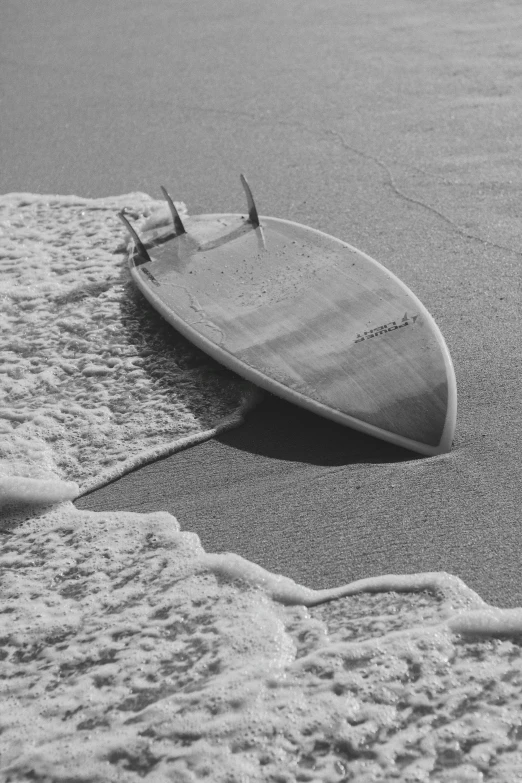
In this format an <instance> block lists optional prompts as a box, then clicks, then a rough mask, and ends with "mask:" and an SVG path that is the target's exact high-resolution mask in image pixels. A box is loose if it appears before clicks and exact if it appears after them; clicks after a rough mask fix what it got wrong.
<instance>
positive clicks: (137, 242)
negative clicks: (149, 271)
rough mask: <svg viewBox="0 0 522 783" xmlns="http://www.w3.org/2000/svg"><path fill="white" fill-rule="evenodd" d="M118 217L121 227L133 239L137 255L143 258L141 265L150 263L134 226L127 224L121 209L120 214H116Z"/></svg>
mask: <svg viewBox="0 0 522 783" xmlns="http://www.w3.org/2000/svg"><path fill="white" fill-rule="evenodd" d="M118 217H119V219H120V220H121V222H122V223H123V225H124V226H125V228H126V229H127V231H128V232H129V234H130V235H131V237H132V238H133V240H134V243H135V245H136V247H137V248H138V253H139V254H140V256H141V257H142V258H143V261H142V262H141V263H142V264H143V263H145V262H146V261H152V258H151V257H150V256H149V254H148V252H147V248H146V247H145V245H144V244H143V242H142V241H141V239H140V238H139V236H138V232H137V231H136V229H135V228H134V226H132V225H131V224H130V223H129V221H128V220H127V218H126V217H125V213H124V210H123V209H122V211H121V212H118Z"/></svg>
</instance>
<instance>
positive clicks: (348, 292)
mask: <svg viewBox="0 0 522 783" xmlns="http://www.w3.org/2000/svg"><path fill="white" fill-rule="evenodd" d="M241 181H242V184H243V186H244V188H245V192H246V195H247V203H248V214H244V215H239V214H228V213H225V214H221V213H219V214H208V215H195V216H185V215H184V216H183V221H182V220H181V218H180V216H179V214H178V211H177V209H176V207H175V204H174V202H173V201H172V198H171V197H170V196H169V194H168V193H167V191H166V190H165V189H164V188H162V190H163V193H164V196H165V198H166V200H167V203H168V205H169V208H170V212H171V216H172V227H171V228H165V229H162V230H159V231H154V232H152V233H149V234H148V235H145V234H144V236H143V238H140V237H139V236H138V234H137V233H136V231H135V229H134V227H133V226H132V225H131V224H130V223H129V221H128V219H127V217H126V216H125V214H124V213H121V214H120V217H121V219H122V221H123V222H124V223H125V225H126V227H127V229H128V231H129V233H130V234H131V235H132V237H133V239H134V245H133V250H132V251H131V253H130V256H129V265H130V272H131V275H132V278H133V280H134V281H135V283H136V285H137V286H138V288H139V289H140V291H141V292H142V293H143V294H144V296H145V297H146V298H147V300H148V301H149V302H150V304H151V305H152V306H153V307H154V308H155V309H156V310H157V311H158V312H159V313H160V314H161V315H162V316H163V317H164V318H165V319H166V320H167V321H168V322H169V323H170V324H171V325H172V326H173V327H174V328H175V329H177V330H178V331H179V332H180V333H181V334H183V335H184V336H185V337H186V338H187V339H188V340H190V341H191V342H192V343H194V344H195V345H196V346H198V347H199V348H201V349H202V350H203V351H205V352H206V353H208V354H209V355H210V356H212V357H213V358H214V359H216V360H217V361H218V362H221V363H222V364H224V365H226V366H227V367H229V368H230V369H231V370H233V371H234V372H236V373H238V374H239V375H241V376H243V377H244V378H246V379H247V380H249V381H251V382H252V383H254V384H257V385H258V386H260V387H262V388H264V389H266V390H267V391H269V392H272V393H273V394H276V395H278V396H280V397H282V398H284V399H286V400H289V401H290V402H293V403H295V404H297V405H300V406H302V407H304V408H307V409H309V410H311V411H314V412H315V413H317V414H320V415H321V416H325V417H326V418H328V419H332V420H334V421H336V422H339V424H343V425H346V426H348V427H351V428H354V429H356V430H359V431H361V432H365V433H367V434H369V435H372V436H374V437H376V438H381V439H382V440H385V441H388V442H390V443H394V444H396V445H398V446H402V447H404V448H406V449H410V450H412V451H414V452H417V453H420V454H424V455H428V456H433V455H436V454H442V453H445V452H448V451H449V450H450V449H451V445H452V440H453V435H454V431H455V422H456V411H457V389H456V382H455V373H454V369H453V364H452V361H451V357H450V353H449V350H448V348H447V346H446V343H445V341H444V338H443V336H442V334H441V332H440V330H439V328H438V327H437V325H436V323H435V321H434V319H433V318H432V316H431V315H430V314H429V312H428V311H427V309H426V308H425V307H424V305H423V304H422V303H421V302H420V301H419V299H418V298H417V297H416V296H415V294H413V293H412V292H411V291H410V290H409V288H408V287H407V286H406V285H405V284H404V283H403V282H401V280H399V279H398V278H397V277H396V276H395V275H394V274H393V273H392V272H390V271H389V270H388V269H386V268H385V267H384V266H383V265H382V264H380V263H379V262H378V261H375V260H374V259H373V258H371V257H370V256H368V255H366V253H363V252H362V251H361V250H358V249H357V248H355V247H353V246H352V245H350V244H348V243H347V242H344V241H342V240H340V239H337V238H336V237H333V236H330V235H329V234H325V233H324V232H322V231H319V230H317V229H314V228H309V227H308V226H304V225H300V224H299V223H294V222H292V221H289V220H284V219H281V218H275V217H259V215H258V212H257V208H256V206H255V203H254V200H253V198H252V193H251V191H250V188H249V186H248V184H247V182H246V180H245V179H244V177H243V176H242V177H241Z"/></svg>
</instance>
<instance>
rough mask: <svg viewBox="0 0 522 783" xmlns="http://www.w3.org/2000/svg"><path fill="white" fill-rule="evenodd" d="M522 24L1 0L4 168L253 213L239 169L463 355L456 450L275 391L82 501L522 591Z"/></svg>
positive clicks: (42, 181)
mask: <svg viewBox="0 0 522 783" xmlns="http://www.w3.org/2000/svg"><path fill="white" fill-rule="evenodd" d="M519 25H520V20H519V15H518V13H517V9H516V8H515V7H514V6H512V5H511V4H510V3H507V2H505V3H504V2H502V3H499V4H497V5H496V6H495V7H494V8H493V7H492V6H491V5H490V4H488V3H485V2H481V3H478V4H475V5H474V6H473V7H470V6H462V5H460V6H458V7H456V6H455V5H454V4H453V3H451V2H445V3H442V4H440V3H437V4H433V3H430V4H428V5H423V6H422V8H420V7H419V6H417V5H416V4H414V3H412V2H410V1H409V0H397V2H393V3H391V4H390V3H386V4H385V3H381V2H376V3H371V4H370V5H368V4H367V3H363V2H356V3H351V4H350V5H349V6H346V5H345V4H343V3H336V2H332V3H320V2H316V3H312V4H311V5H310V4H308V5H307V6H306V9H303V8H302V6H301V5H300V4H297V3H294V2H290V3H285V4H283V5H281V4H279V3H277V2H275V0H274V2H268V3H265V4H263V6H262V7H259V6H258V5H257V4H254V3H250V2H249V3H245V4H240V3H237V2H233V1H231V2H220V3H219V4H217V5H216V4H215V3H210V2H204V3H198V4H197V6H196V5H194V4H191V3H189V2H186V3H185V2H184V3H176V4H173V3H168V2H159V1H157V2H153V3H151V4H148V5H147V6H143V5H142V4H139V3H136V2H132V3H128V2H114V3H111V5H110V6H106V5H102V4H95V5H94V6H93V5H92V4H89V5H82V4H79V3H74V4H72V5H71V4H70V3H67V2H59V1H57V0H52V2H49V3H46V5H45V9H40V10H39V11H38V12H36V11H35V9H34V8H33V6H32V4H31V3H29V2H25V1H22V2H16V3H15V2H9V3H7V5H6V7H5V8H4V13H3V24H2V32H1V36H2V50H3V55H2V59H3V67H2V75H1V77H0V78H1V80H2V118H3V119H2V137H1V142H0V143H1V154H2V190H3V192H9V191H17V192H20V191H26V192H34V193H58V194H70V193H74V194H77V195H80V196H89V197H98V196H108V195H117V194H120V193H126V192H129V191H144V192H147V193H149V194H151V195H154V196H155V197H159V184H166V185H167V186H168V187H169V189H170V190H171V192H172V193H173V194H174V196H175V198H179V199H182V200H184V201H185V202H186V203H187V205H188V207H189V210H190V212H192V213H194V214H196V213H198V212H212V211H215V210H230V211H240V210H241V209H243V208H244V207H243V194H242V191H241V188H240V186H239V181H238V175H239V172H241V171H244V172H245V173H246V174H247V175H248V176H249V179H250V182H251V185H252V187H253V190H254V193H255V195H256V198H257V201H258V204H259V208H260V211H261V213H263V214H267V215H276V216H279V217H285V218H289V219H291V220H296V221H299V222H301V223H304V224H308V225H312V226H315V227H318V228H320V229H322V230H324V231H326V232H328V233H331V234H333V235H335V236H339V237H340V238H342V239H345V240H346V241H349V242H350V243H352V244H354V245H356V246H357V247H360V248H361V249H363V250H364V251H365V252H367V253H369V254H370V255H372V256H374V257H375V258H377V259H378V260H380V261H381V262H383V263H384V264H386V265H387V266H388V267H389V268H390V269H391V270H392V271H393V272H394V273H395V274H397V275H398V276H399V277H400V278H401V279H402V280H404V281H405V282H406V284H407V285H408V286H409V287H410V288H411V289H412V290H413V291H414V292H415V293H416V294H417V295H418V296H419V298H420V299H421V300H422V301H423V302H424V304H425V305H426V306H427V308H428V309H429V310H430V312H431V313H432V314H433V316H434V317H435V320H436V321H437V323H438V324H439V326H440V328H441V331H442V333H443V334H444V336H445V339H446V341H447V343H448V346H449V348H450V351H451V354H452V357H453V361H454V365H455V369H456V374H457V384H458V393H459V410H458V425H457V433H456V438H455V443H454V448H453V451H452V452H451V454H449V455H448V456H446V457H443V458H437V459H424V460H419V459H416V458H413V459H412V455H410V454H408V453H406V452H402V451H400V450H398V449H394V448H392V447H390V446H387V445H385V444H382V443H379V442H377V441H373V440H371V439H370V438H366V437H363V436H360V435H358V434H356V433H354V432H351V431H349V430H345V429H342V428H340V427H337V426H335V425H332V424H331V423H328V422H325V421H322V420H321V419H318V418H316V417H314V416H312V415H309V414H307V413H303V412H301V411H299V410H297V409H294V408H293V407H292V406H289V405H288V404H286V403H282V402H278V401H277V400H272V399H268V400H266V401H265V402H264V403H263V404H262V405H261V407H260V408H259V409H258V410H256V412H255V413H252V414H251V416H250V418H249V420H248V422H247V424H246V425H245V426H244V427H241V428H239V429H237V430H235V431H231V432H229V433H227V434H226V435H223V436H222V437H220V438H218V439H216V440H212V441H210V442H207V443H205V444H202V445H199V446H197V447H195V448H193V449H191V450H189V451H185V452H183V453H180V454H178V455H174V456H172V457H171V458H168V459H166V460H163V461H160V462H157V463H156V464H154V465H150V466H148V467H146V468H144V469H142V470H140V471H138V472H136V473H133V474H132V475H129V476H126V477H125V478H123V479H122V480H121V481H119V482H117V483H114V484H111V485H110V486H107V487H105V488H104V489H102V490H100V491H99V492H96V493H94V494H91V495H89V496H87V497H85V498H82V499H81V500H80V501H79V502H78V506H81V507H82V508H91V509H130V510H139V511H142V510H156V509H163V510H168V511H171V512H172V513H174V514H175V515H176V516H177V517H178V519H179V521H180V524H181V525H182V528H183V529H187V530H193V531H195V532H197V533H198V534H199V535H200V536H201V539H202V541H203V543H204V544H205V546H206V547H207V548H210V549H212V550H227V549H230V550H233V551H235V552H238V553H240V554H243V555H245V556H247V557H249V558H251V559H253V560H254V561H256V562H258V563H260V564H262V565H263V566H265V567H267V568H269V569H273V570H276V571H281V572H283V573H285V574H286V575H288V576H291V577H293V578H295V579H297V580H298V581H300V582H302V583H304V584H308V585H310V586H313V587H327V586H332V585H336V584H339V583H341V582H345V581H347V580H348V579H355V578H360V577H363V576H369V575H378V574H380V573H389V572H396V573H411V572H418V571H432V570H433V571H437V570H445V571H448V572H450V573H453V574H455V575H458V576H460V577H461V578H462V579H464V581H465V582H466V583H467V584H468V585H470V587H472V588H473V589H475V590H477V592H479V593H480V595H482V596H483V598H485V599H486V600H488V601H493V602H496V603H498V604H500V605H502V606H515V605H518V604H520V603H521V601H522V586H521V584H520V580H519V578H518V572H519V565H520V555H519V548H520V528H519V523H520V511H519V506H520V478H519V473H520V469H519V464H520V443H521V435H522V432H521V426H522V425H521V421H520V402H521V399H520V382H519V376H520V370H519V366H520V346H519V335H520V293H521V291H520V279H521V278H520V272H519V267H520V259H521V253H522V250H521V248H522V242H521V234H522V230H521V223H520V207H519V201H520V199H519V196H518V193H519V189H520V186H521V180H522V170H521V168H520V153H519V147H520V140H519V132H518V128H519V123H520V104H519V101H518V95H519V91H520V82H521V78H522V74H521V72H520V68H519V62H518V58H519V50H520V43H519V40H520V35H519V33H520V30H519Z"/></svg>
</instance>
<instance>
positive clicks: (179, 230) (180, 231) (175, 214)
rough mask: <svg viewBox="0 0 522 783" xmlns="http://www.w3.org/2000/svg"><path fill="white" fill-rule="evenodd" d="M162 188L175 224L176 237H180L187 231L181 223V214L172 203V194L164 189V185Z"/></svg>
mask: <svg viewBox="0 0 522 783" xmlns="http://www.w3.org/2000/svg"><path fill="white" fill-rule="evenodd" d="M160 188H161V192H162V193H163V196H164V197H165V201H166V202H167V204H168V205H169V209H170V214H171V215H172V220H173V222H174V230H175V232H176V236H179V235H180V234H186V233H187V231H186V229H185V226H184V225H183V223H182V222H181V218H180V216H179V212H178V210H177V209H176V205H175V204H174V202H173V201H172V198H171V196H170V194H169V193H168V192H167V190H166V189H165V188H164V187H163V185H160Z"/></svg>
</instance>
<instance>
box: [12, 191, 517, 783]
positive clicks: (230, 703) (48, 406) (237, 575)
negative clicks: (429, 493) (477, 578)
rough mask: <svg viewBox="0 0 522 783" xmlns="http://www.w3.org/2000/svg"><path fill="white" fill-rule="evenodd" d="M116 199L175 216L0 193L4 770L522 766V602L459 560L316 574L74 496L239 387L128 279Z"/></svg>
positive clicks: (213, 410)
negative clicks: (271, 567)
mask: <svg viewBox="0 0 522 783" xmlns="http://www.w3.org/2000/svg"><path fill="white" fill-rule="evenodd" d="M122 205H125V206H127V207H129V208H130V209H134V210H135V211H134V217H135V218H143V217H146V216H147V215H149V218H148V219H149V225H154V223H155V222H157V221H158V220H161V219H163V218H162V217H161V214H159V213H157V212H156V206H155V205H154V204H153V202H152V201H151V200H150V199H149V198H148V197H146V196H143V195H139V194H133V195H130V196H124V197H120V198H118V199H103V200H96V201H88V200H85V199H76V198H73V197H70V198H69V197H40V196H31V195H14V196H9V197H3V199H2V200H0V206H1V207H2V210H3V212H2V221H1V223H0V230H1V231H2V232H3V233H2V236H1V237H0V240H1V242H0V252H1V253H2V258H1V259H0V262H1V263H2V268H3V269H4V270H5V274H4V277H3V285H4V289H3V294H4V302H6V303H7V304H6V308H5V309H4V311H3V314H2V319H3V320H2V328H4V336H6V337H7V343H8V347H7V348H6V352H5V353H4V354H3V357H2V358H3V359H5V363H4V365H3V367H2V369H3V373H2V376H1V379H0V383H1V388H2V390H3V391H4V393H5V394H4V407H3V409H2V413H0V424H1V427H2V444H1V449H2V451H1V460H2V461H1V462H0V475H1V476H2V478H1V480H0V489H1V490H2V491H3V492H4V495H3V498H4V503H3V508H0V513H1V514H2V538H3V547H2V553H1V556H0V579H1V588H0V589H1V595H2V606H1V610H0V611H1V615H2V624H1V630H0V704H1V705H2V709H1V711H0V758H1V762H0V779H1V780H5V781H9V783H15V782H18V781H27V780H41V781H63V782H64V783H65V781H78V783H80V782H81V783H87V782H88V781H96V782H97V783H102V782H105V781H108V782H110V781H129V782H132V781H141V780H144V779H145V780H149V781H158V782H159V781H176V782H178V781H179V783H189V782H190V783H196V781H200V780H212V781H216V783H225V782H226V783H243V782H244V781H246V782H247V783H250V781H252V783H256V782H257V781H278V782H279V783H291V782H293V781H310V782H313V783H319V782H320V783H329V782H330V781H332V782H333V781H339V782H340V781H351V780H353V781H357V782H358V783H370V781H372V782H373V781H391V780H398V781H428V780H429V781H432V780H437V781H447V783H450V781H451V782H453V781H467V782H468V783H471V782H473V783H474V782H475V781H476V782H478V781H485V780H488V781H498V782H500V781H505V782H506V783H507V782H508V781H509V782H511V781H514V780H518V779H522V752H521V747H520V743H521V739H522V704H521V702H522V658H521V648H520V639H521V638H522V610H520V609H512V610H500V609H497V608H495V607H490V606H487V605H486V604H485V603H484V601H482V599H481V598H480V597H479V596H478V595H477V594H476V593H474V592H473V591H472V590H470V589H469V588H468V587H467V586H466V585H465V584H464V583H463V582H462V581H461V580H459V579H458V578H457V577H454V576H451V575H448V574H412V575H401V576H399V575H388V576H382V577H377V578H368V579H364V580H360V581H358V582H354V583H351V584H350V583H349V584H347V585H345V586H343V587H340V588H336V589H333V590H311V589H309V588H306V587H303V586H301V585H298V584H296V583H294V582H293V581H292V580H291V579H288V578H287V577H284V576H281V575H277V574H271V573H269V572H268V571H266V570H264V569H263V568H261V567H260V566H257V565H255V564H253V563H250V562H248V561H247V560H245V559H243V558H241V557H239V556H238V555H234V554H231V553H224V554H212V553H206V552H205V551H204V549H203V547H202V546H201V543H200V541H199V539H198V537H197V536H196V535H195V534H193V533H190V532H184V531H182V530H181V529H180V526H179V524H178V522H177V521H176V519H175V518H174V517H172V516H171V515H169V514H167V513H164V512H158V513H154V514H133V513H129V512H123V511H122V512H117V513H114V512H112V513H109V512H107V513H103V512H100V513H94V512H89V511H80V510H77V509H76V508H75V507H74V506H73V505H72V503H71V502H70V498H71V497H74V496H75V494H76V492H77V485H76V484H75V483H74V482H75V481H78V482H80V483H81V484H82V485H83V486H86V485H87V486H88V485H89V482H91V483H94V484H95V483H96V482H99V481H103V480H106V478H107V476H108V475H115V474H114V471H118V470H121V465H123V466H126V468H129V467H130V466H131V464H133V463H132V460H135V461H139V460H140V459H141V458H142V455H143V454H145V455H148V458H150V456H151V455H152V454H153V453H155V451H154V450H158V449H159V450H161V449H169V448H173V447H175V444H176V443H178V442H179V440H180V439H183V438H184V437H187V438H189V441H190V438H196V439H197V438H200V437H206V436H208V433H209V432H211V431H212V428H214V429H215V427H216V426H219V422H220V421H222V420H223V419H222V418H220V417H224V420H225V421H226V422H228V423H227V424H226V425H225V426H229V425H230V424H231V423H234V422H235V423H237V421H239V420H240V416H241V408H242V406H243V405H244V403H245V399H247V398H248V393H249V391H248V388H247V387H245V386H244V385H243V384H242V383H241V382H238V381H237V380H236V379H235V378H234V376H232V375H230V374H227V373H225V371H221V370H220V369H219V368H216V367H215V366H214V365H213V364H212V363H207V361H206V360H205V359H204V358H203V357H201V355H200V354H199V353H198V352H197V351H195V349H192V348H190V346H187V345H186V344H185V343H184V342H182V341H181V340H180V338H178V337H175V336H174V335H173V334H172V333H171V332H172V330H168V329H167V328H166V327H165V326H164V325H163V324H162V323H161V321H159V320H158V319H157V318H156V316H155V314H154V313H153V312H152V311H150V309H146V305H145V304H144V303H143V302H141V301H140V300H139V299H137V298H136V299H134V298H133V297H135V296H136V295H135V293H134V292H133V289H131V288H130V287H129V285H128V281H127V280H126V278H125V273H124V258H122V256H121V255H119V254H117V255H116V256H115V255H114V251H115V250H117V249H118V240H117V239H116V240H115V238H114V237H115V234H116V226H117V224H116V223H115V221H114V215H115V212H116V210H117V209H119V208H121V206H122ZM158 214H159V217H158ZM91 246H92V248H93V249H92V250H91V249H90V248H91ZM122 247H123V246H122ZM91 300H92V301H91ZM129 302H130V303H131V304H130V305H129ZM129 308H130V309H129ZM158 335H159V336H158ZM145 338H146V339H145ZM140 360H143V361H140ZM162 372H164V373H165V374H166V376H167V380H166V381H165V382H163V380H162V376H161V373H162ZM191 395H195V397H196V399H199V401H200V402H199V403H198V404H196V405H194V403H193V402H191ZM151 399H152V400H153V405H150V406H147V402H148V401H150V400H151ZM156 408H157V409H158V410H159V411H160V414H158V415H157V416H156V415H155V413H154V411H155V410H156ZM209 411H210V413H209ZM227 417H228V418H227ZM207 425H210V426H209V428H208V429H207ZM187 433H188V434H187ZM190 442H193V441H190ZM129 453H130V454H131V457H130V458H129ZM129 459H130V460H131V461H129ZM111 471H112V472H111ZM104 477H105V478H104ZM321 524H327V521H325V520H321Z"/></svg>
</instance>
